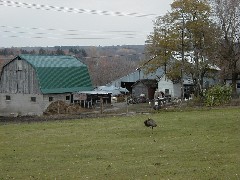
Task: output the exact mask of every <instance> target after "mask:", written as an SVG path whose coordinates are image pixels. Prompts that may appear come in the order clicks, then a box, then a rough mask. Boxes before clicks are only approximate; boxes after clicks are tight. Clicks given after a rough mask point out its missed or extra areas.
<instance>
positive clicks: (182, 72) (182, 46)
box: [181, 12, 185, 101]
mask: <svg viewBox="0 0 240 180" xmlns="http://www.w3.org/2000/svg"><path fill="white" fill-rule="evenodd" d="M184 26H185V21H184V13H183V12H182V37H181V41H182V43H181V48H182V49H181V56H182V63H181V100H182V101H183V99H184V84H183V76H184Z"/></svg>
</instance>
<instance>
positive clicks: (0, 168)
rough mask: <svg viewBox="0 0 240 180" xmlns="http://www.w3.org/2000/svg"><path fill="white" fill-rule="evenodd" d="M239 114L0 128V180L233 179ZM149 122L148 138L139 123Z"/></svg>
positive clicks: (237, 169) (238, 163)
mask: <svg viewBox="0 0 240 180" xmlns="http://www.w3.org/2000/svg"><path fill="white" fill-rule="evenodd" d="M239 115H240V110H239V109H222V110H211V111H191V112H160V113H158V114H152V115H137V116H122V117H108V118H95V119H81V120H68V121H54V122H43V123H40V122H38V123H19V124H1V125H0V179H13V178H14V179H240V153H239V152H240V121H239ZM148 117H151V118H153V119H154V120H155V121H156V122H157V124H158V127H156V128H155V129H154V130H153V133H152V130H151V129H150V128H147V127H145V126H144V124H143V121H144V120H145V119H146V118H148Z"/></svg>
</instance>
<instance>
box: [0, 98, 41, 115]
mask: <svg viewBox="0 0 240 180" xmlns="http://www.w3.org/2000/svg"><path fill="white" fill-rule="evenodd" d="M6 96H9V97H10V98H11V99H10V100H7V99H6ZM31 97H35V98H36V102H33V101H31ZM42 108H43V96H42V95H36V94H9V93H8V94H5V93H1V94H0V116H11V115H12V116H14V115H42V114H43V109H42Z"/></svg>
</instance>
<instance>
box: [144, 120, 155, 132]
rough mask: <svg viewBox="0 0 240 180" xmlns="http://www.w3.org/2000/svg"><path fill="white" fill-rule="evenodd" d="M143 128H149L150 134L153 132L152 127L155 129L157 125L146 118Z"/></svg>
mask: <svg viewBox="0 0 240 180" xmlns="http://www.w3.org/2000/svg"><path fill="white" fill-rule="evenodd" d="M144 124H145V126H147V127H151V128H152V132H153V127H157V123H156V122H155V121H154V120H153V119H150V118H148V119H147V120H145V121H144Z"/></svg>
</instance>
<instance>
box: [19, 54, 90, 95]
mask: <svg viewBox="0 0 240 180" xmlns="http://www.w3.org/2000/svg"><path fill="white" fill-rule="evenodd" d="M19 57H20V58H21V59H22V60H26V61H27V62H28V63H30V64H31V65H32V66H33V68H34V69H35V70H36V73H37V78H38V81H39V86H40V89H41V91H42V93H43V94H49V93H65V92H77V91H89V90H92V89H93V88H92V83H91V79H90V76H89V73H88V68H87V66H86V65H85V64H83V63H82V62H80V61H79V60H78V59H76V58H74V57H72V56H45V55H20V56H19Z"/></svg>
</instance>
